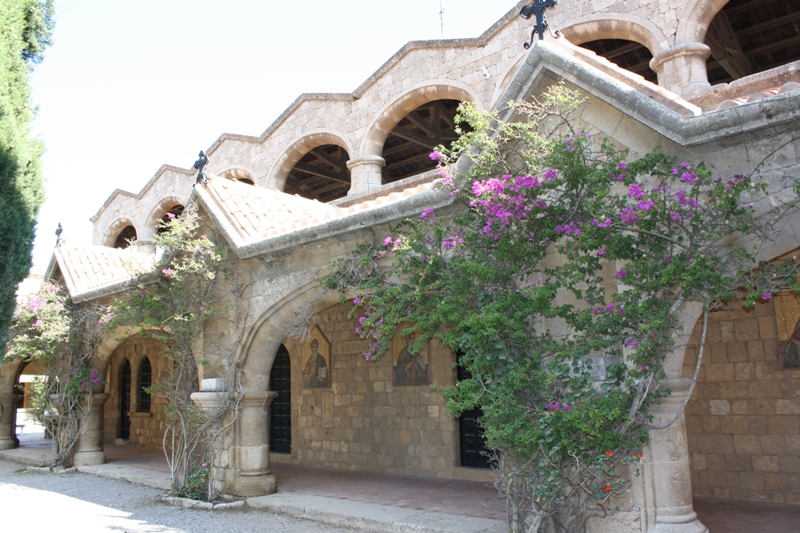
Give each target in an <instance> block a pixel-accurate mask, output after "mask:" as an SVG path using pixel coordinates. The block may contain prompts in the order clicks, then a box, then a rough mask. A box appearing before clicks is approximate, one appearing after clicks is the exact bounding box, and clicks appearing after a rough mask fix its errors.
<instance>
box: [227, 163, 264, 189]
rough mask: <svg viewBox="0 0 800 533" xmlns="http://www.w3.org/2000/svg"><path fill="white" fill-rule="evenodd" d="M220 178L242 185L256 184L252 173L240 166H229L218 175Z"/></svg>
mask: <svg viewBox="0 0 800 533" xmlns="http://www.w3.org/2000/svg"><path fill="white" fill-rule="evenodd" d="M219 177H220V178H224V179H228V180H233V181H241V182H243V183H249V184H250V185H255V184H256V178H255V176H253V173H252V172H250V171H249V170H247V169H246V168H244V167H242V166H238V165H235V166H230V167H228V168H226V169H225V170H223V171H222V172H220V173H219Z"/></svg>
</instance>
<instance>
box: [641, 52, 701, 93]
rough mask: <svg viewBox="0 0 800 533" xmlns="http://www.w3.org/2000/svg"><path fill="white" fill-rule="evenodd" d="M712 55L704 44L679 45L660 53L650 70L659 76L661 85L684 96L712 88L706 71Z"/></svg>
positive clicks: (652, 62) (653, 60) (655, 57)
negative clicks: (707, 61)
mask: <svg viewBox="0 0 800 533" xmlns="http://www.w3.org/2000/svg"><path fill="white" fill-rule="evenodd" d="M710 55H711V48H709V47H708V46H707V45H705V44H703V43H678V44H676V45H674V46H672V47H670V48H667V49H666V50H662V51H661V52H658V53H657V54H656V55H655V56H654V57H653V59H652V60H651V61H650V68H652V69H653V70H654V71H655V72H656V74H658V84H659V85H661V86H662V87H665V88H667V89H669V90H670V91H672V92H674V93H676V94H679V95H682V96H683V95H686V94H689V93H692V92H696V91H700V90H703V89H707V88H708V87H710V86H711V85H710V84H709V83H708V71H707V70H706V60H707V59H708V57H709V56H710Z"/></svg>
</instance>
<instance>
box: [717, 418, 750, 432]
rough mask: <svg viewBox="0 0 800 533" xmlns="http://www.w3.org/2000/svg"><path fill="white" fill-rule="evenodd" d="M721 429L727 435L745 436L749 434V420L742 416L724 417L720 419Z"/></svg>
mask: <svg viewBox="0 0 800 533" xmlns="http://www.w3.org/2000/svg"><path fill="white" fill-rule="evenodd" d="M720 428H721V430H722V432H723V433H725V434H729V435H732V434H739V435H743V434H745V433H747V432H748V426H747V418H746V417H744V416H740V415H729V416H724V417H722V418H721V419H720Z"/></svg>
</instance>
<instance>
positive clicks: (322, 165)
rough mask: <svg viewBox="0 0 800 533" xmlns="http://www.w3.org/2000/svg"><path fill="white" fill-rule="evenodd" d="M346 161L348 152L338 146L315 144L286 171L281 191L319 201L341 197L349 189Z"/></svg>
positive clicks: (348, 156)
mask: <svg viewBox="0 0 800 533" xmlns="http://www.w3.org/2000/svg"><path fill="white" fill-rule="evenodd" d="M349 160H350V155H349V154H348V153H347V150H345V149H344V148H342V147H341V146H337V145H335V144H325V145H322V146H317V147H316V148H314V149H313V150H311V151H310V152H308V153H307V154H306V155H304V156H303V158H302V159H300V161H298V162H297V164H295V166H294V168H293V169H292V170H291V172H289V176H288V177H287V178H286V185H285V187H284V189H283V192H285V193H287V194H297V195H299V196H302V197H303V198H308V199H310V200H319V201H320V202H330V201H331V200H336V199H337V198H341V197H343V196H345V195H347V191H349V190H350V170H349V169H348V168H347V162H348V161H349Z"/></svg>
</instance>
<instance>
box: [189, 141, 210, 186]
mask: <svg viewBox="0 0 800 533" xmlns="http://www.w3.org/2000/svg"><path fill="white" fill-rule="evenodd" d="M197 157H198V158H197V161H195V162H194V165H192V168H196V169H197V179H196V180H195V182H194V185H197V184H198V183H202V184H203V185H205V184H206V183H208V177H207V176H206V175H205V174H204V173H203V170H204V168H205V166H206V163H208V157H207V156H206V154H205V152H203V151H202V150H200V154H199V155H198V156H197ZM194 185H192V187H194Z"/></svg>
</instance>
